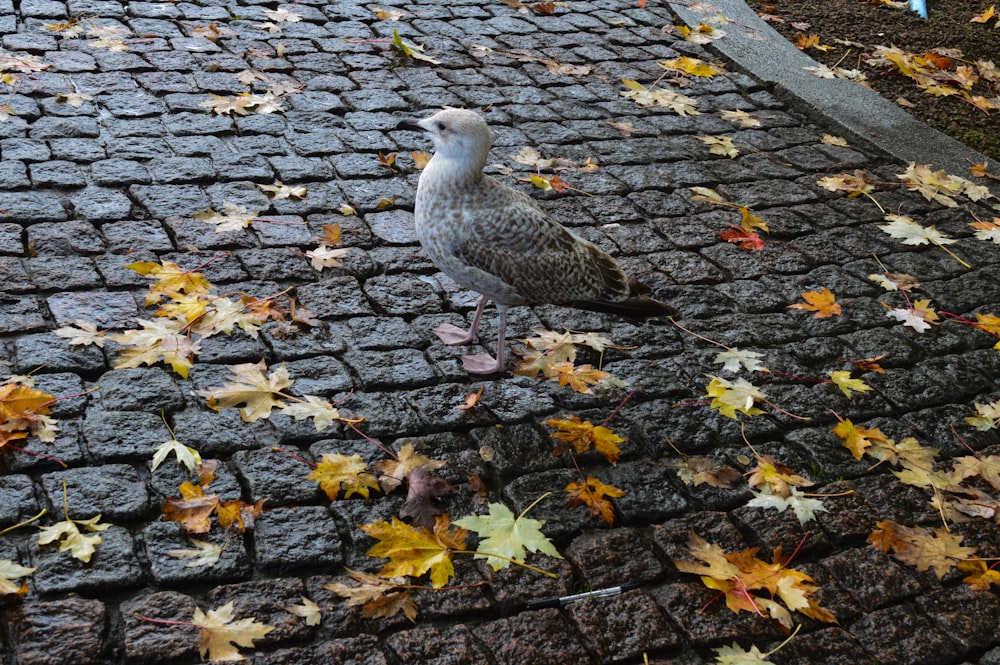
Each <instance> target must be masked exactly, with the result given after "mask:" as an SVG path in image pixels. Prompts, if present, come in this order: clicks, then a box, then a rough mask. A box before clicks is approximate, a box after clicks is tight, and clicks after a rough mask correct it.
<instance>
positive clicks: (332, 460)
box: [306, 453, 379, 500]
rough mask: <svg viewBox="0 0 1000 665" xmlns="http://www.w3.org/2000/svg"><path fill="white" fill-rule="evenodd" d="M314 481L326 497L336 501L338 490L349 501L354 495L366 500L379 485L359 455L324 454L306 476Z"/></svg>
mask: <svg viewBox="0 0 1000 665" xmlns="http://www.w3.org/2000/svg"><path fill="white" fill-rule="evenodd" d="M306 478H307V479H308V480H315V481H316V482H317V483H319V486H320V488H321V489H322V490H323V491H324V492H326V495H327V497H329V498H330V499H331V500H336V499H337V495H338V494H339V493H340V490H341V489H343V490H344V498H345V499H349V498H350V497H351V496H353V495H355V494H360V495H361V496H363V497H364V498H366V499H367V498H368V492H369V491H370V490H376V491H377V490H378V489H379V483H378V479H377V478H376V477H375V474H373V473H371V472H370V471H369V470H368V465H367V464H366V463H365V461H364V460H363V459H362V458H361V455H358V454H357V453H355V454H354V455H342V454H340V453H334V454H329V453H327V454H324V455H323V458H322V459H321V460H320V462H319V464H317V465H316V468H315V469H313V470H312V471H311V472H310V473H309V475H308V476H306Z"/></svg>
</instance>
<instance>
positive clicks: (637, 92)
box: [619, 79, 700, 116]
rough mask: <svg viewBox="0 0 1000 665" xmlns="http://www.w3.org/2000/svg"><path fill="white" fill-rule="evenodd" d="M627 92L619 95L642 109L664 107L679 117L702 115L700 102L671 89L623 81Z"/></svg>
mask: <svg viewBox="0 0 1000 665" xmlns="http://www.w3.org/2000/svg"><path fill="white" fill-rule="evenodd" d="M622 83H624V84H625V87H626V88H627V90H622V91H621V92H619V94H620V95H621V96H622V97H626V98H628V99H631V100H632V101H634V102H635V103H636V105H637V106H639V107H640V108H648V107H650V106H663V107H666V108H669V109H670V110H671V111H673V112H674V113H676V114H677V115H682V116H687V115H700V112H699V111H698V100H697V99H695V98H694V97H688V96H686V95H682V94H681V93H679V92H676V91H674V90H670V89H669V88H658V89H654V88H648V89H647V88H646V87H645V86H644V85H642V84H641V83H639V82H638V81H633V80H632V79H622Z"/></svg>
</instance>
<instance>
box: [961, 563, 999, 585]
mask: <svg viewBox="0 0 1000 665" xmlns="http://www.w3.org/2000/svg"><path fill="white" fill-rule="evenodd" d="M988 563H989V562H987V561H984V560H983V559H980V558H978V557H976V558H973V559H972V560H971V561H959V562H957V563H956V564H955V566H956V567H957V568H958V569H959V570H961V571H962V572H963V573H968V576H967V577H965V578H963V579H962V581H963V582H965V583H966V584H968V585H969V586H970V587H971V588H973V589H977V590H979V591H989V590H990V587H991V586H992V585H994V584H996V585H997V586H1000V570H997V569H996V568H993V567H992V566H989V565H987V564H988ZM995 565H996V563H994V564H993V566H995Z"/></svg>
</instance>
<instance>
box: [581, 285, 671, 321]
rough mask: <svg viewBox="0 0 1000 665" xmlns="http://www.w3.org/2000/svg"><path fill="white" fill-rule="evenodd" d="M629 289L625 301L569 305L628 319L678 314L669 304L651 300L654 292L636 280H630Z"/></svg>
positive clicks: (596, 301) (590, 301) (602, 301)
mask: <svg viewBox="0 0 1000 665" xmlns="http://www.w3.org/2000/svg"><path fill="white" fill-rule="evenodd" d="M628 289H629V294H628V298H625V299H624V300H615V301H610V300H575V301H573V302H571V303H569V305H570V306H571V307H576V308H577V309H585V310H588V311H591V312H603V313H604V314H614V315H616V316H620V317H623V318H626V319H650V318H653V317H656V316H674V315H675V314H677V310H676V309H674V308H673V307H671V306H670V305H668V304H667V303H665V302H660V301H659V300H656V299H654V298H650V297H649V296H650V294H651V293H652V292H653V290H652V289H650V288H649V287H648V286H646V285H645V284H643V283H642V282H640V281H638V280H636V279H635V278H631V277H630V278H629V280H628Z"/></svg>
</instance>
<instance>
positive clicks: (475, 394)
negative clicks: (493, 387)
mask: <svg viewBox="0 0 1000 665" xmlns="http://www.w3.org/2000/svg"><path fill="white" fill-rule="evenodd" d="M484 387H485V386H479V390H478V391H472V390H470V391H469V393H468V394H467V395H466V396H465V401H464V402H462V403H461V404H459V405H458V406H456V407H455V408H456V409H459V410H461V411H468V410H469V409H471V408H472V407H474V406H475V405H477V404H479V398H480V397H482V396H483V388H484Z"/></svg>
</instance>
